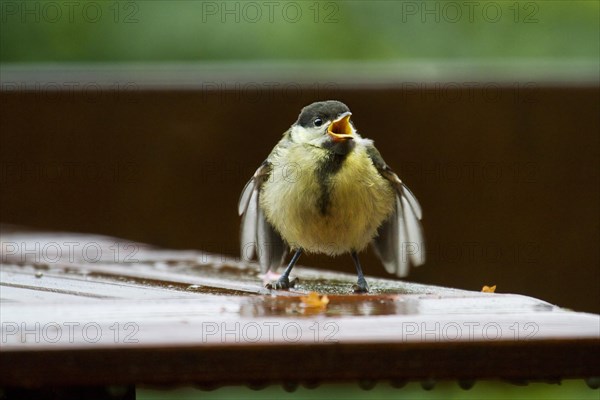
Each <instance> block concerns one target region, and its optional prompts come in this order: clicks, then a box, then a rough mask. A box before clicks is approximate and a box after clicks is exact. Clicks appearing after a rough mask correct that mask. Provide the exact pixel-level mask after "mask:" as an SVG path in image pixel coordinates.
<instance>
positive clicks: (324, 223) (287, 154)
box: [238, 101, 425, 277]
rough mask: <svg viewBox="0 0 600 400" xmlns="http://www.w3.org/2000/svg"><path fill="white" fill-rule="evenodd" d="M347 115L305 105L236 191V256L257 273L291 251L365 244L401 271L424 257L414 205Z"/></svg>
mask: <svg viewBox="0 0 600 400" xmlns="http://www.w3.org/2000/svg"><path fill="white" fill-rule="evenodd" d="M349 115H350V112H349V109H348V107H346V105H344V104H343V103H340V102H337V101H328V102H319V103H313V104H311V105H309V106H307V107H305V108H304V109H303V110H302V112H301V114H300V116H299V117H298V120H297V121H296V123H295V124H294V125H292V127H291V128H290V129H289V130H288V131H287V132H286V133H285V134H284V135H283V138H282V139H281V141H280V142H279V143H278V144H277V145H276V146H275V148H274V149H273V151H272V152H271V154H270V155H269V156H268V157H267V159H266V160H265V161H264V162H263V164H262V165H261V166H260V167H259V168H258V170H257V171H256V173H255V174H254V176H253V177H252V178H251V179H250V181H249V182H248V184H247V185H246V187H245V188H244V190H243V191H242V195H241V197H240V202H239V206H238V211H239V213H240V215H243V219H242V229H241V246H242V255H243V257H245V258H252V257H253V256H254V254H257V255H258V258H259V261H260V264H261V266H262V269H263V271H267V270H269V269H271V270H274V269H276V268H278V267H279V266H281V265H282V264H283V262H284V258H285V255H286V254H287V252H288V250H289V249H290V248H291V249H302V250H304V251H306V252H311V253H324V254H328V255H331V256H334V255H339V254H344V253H354V252H358V251H361V250H363V249H364V248H365V247H366V246H367V245H368V244H369V243H371V244H372V245H373V248H374V250H375V253H376V254H377V255H378V256H379V258H380V259H381V261H382V262H383V264H384V266H385V267H386V270H387V271H389V272H390V273H395V274H397V275H399V276H405V275H406V274H407V273H408V269H409V265H410V264H412V265H414V266H417V265H420V264H422V263H423V262H424V261H425V256H424V254H425V253H424V240H423V233H422V229H421V225H420V219H421V207H420V205H419V203H418V202H417V200H416V198H415V197H414V195H413V194H412V193H411V192H410V191H409V190H408V188H407V187H406V186H405V185H404V184H403V183H402V182H401V181H400V179H399V178H398V176H397V175H396V174H395V173H394V172H393V171H392V170H391V169H390V168H389V167H388V166H387V164H386V163H385V162H384V161H383V158H382V157H381V155H380V154H379V152H378V151H377V149H376V148H375V146H374V145H373V142H372V141H371V140H369V139H364V138H362V137H361V136H360V135H359V134H358V132H356V130H355V128H354V126H353V125H351V124H350V123H349V122H348V123H346V121H348V120H349ZM344 124H345V125H344ZM336 129H340V130H344V132H341V131H340V132H335V130H336ZM290 269H291V267H290ZM360 275H361V274H360V273H359V277H360Z"/></svg>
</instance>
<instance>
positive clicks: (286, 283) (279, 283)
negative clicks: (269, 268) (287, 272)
mask: <svg viewBox="0 0 600 400" xmlns="http://www.w3.org/2000/svg"><path fill="white" fill-rule="evenodd" d="M296 282H298V278H294V279H292V280H291V281H290V280H289V278H288V277H287V276H282V277H281V278H279V279H277V280H276V281H273V282H270V283H267V284H266V285H265V287H266V288H267V289H273V290H287V289H290V288H293V287H294V286H296Z"/></svg>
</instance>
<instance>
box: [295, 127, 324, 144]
mask: <svg viewBox="0 0 600 400" xmlns="http://www.w3.org/2000/svg"><path fill="white" fill-rule="evenodd" d="M324 134H325V131H324V128H304V127H302V126H299V125H296V126H294V127H293V128H292V139H293V140H294V142H297V143H308V142H312V141H314V140H319V139H321V138H322V137H323V135H324Z"/></svg>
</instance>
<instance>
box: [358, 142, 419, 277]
mask: <svg viewBox="0 0 600 400" xmlns="http://www.w3.org/2000/svg"><path fill="white" fill-rule="evenodd" d="M367 151H368V154H369V157H370V158H371V161H372V162H373V165H374V166H375V167H376V168H377V170H378V171H379V173H380V174H381V175H382V176H383V177H384V178H386V179H387V180H389V181H390V183H391V184H392V186H393V187H394V189H395V190H396V205H395V209H394V212H392V215H391V216H390V217H389V218H388V220H387V221H385V222H384V223H383V224H382V225H381V226H380V227H379V230H378V235H377V236H376V237H375V238H374V239H373V241H372V242H371V245H372V246H373V250H374V251H375V254H377V256H378V257H379V259H380V260H381V262H382V263H383V265H384V267H385V269H386V270H387V271H388V272H389V273H391V274H396V275H398V276H400V277H403V276H406V275H408V270H409V267H410V265H412V266H414V267H417V266H419V265H421V264H423V263H425V240H424V238H423V228H422V227H421V217H422V214H421V206H420V205H419V202H418V201H417V199H416V197H415V196H414V195H413V194H412V192H411V191H410V189H408V187H407V186H406V185H405V184H404V183H403V182H402V181H401V180H400V178H398V175H396V174H395V173H394V171H392V170H391V168H390V167H388V165H387V164H386V163H385V161H384V160H383V158H382V157H381V154H379V151H378V150H377V149H376V148H375V147H374V146H372V145H371V146H369V147H367Z"/></svg>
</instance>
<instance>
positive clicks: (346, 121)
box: [327, 111, 352, 142]
mask: <svg viewBox="0 0 600 400" xmlns="http://www.w3.org/2000/svg"><path fill="white" fill-rule="evenodd" d="M351 115H352V113H351V112H350V111H348V112H345V113H344V114H342V116H341V117H340V118H338V119H336V120H335V121H333V122H332V123H331V125H329V127H328V128H327V133H328V134H329V136H331V138H332V139H333V140H334V141H335V142H340V141H342V140H348V139H352V126H351V125H350V116H351Z"/></svg>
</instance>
